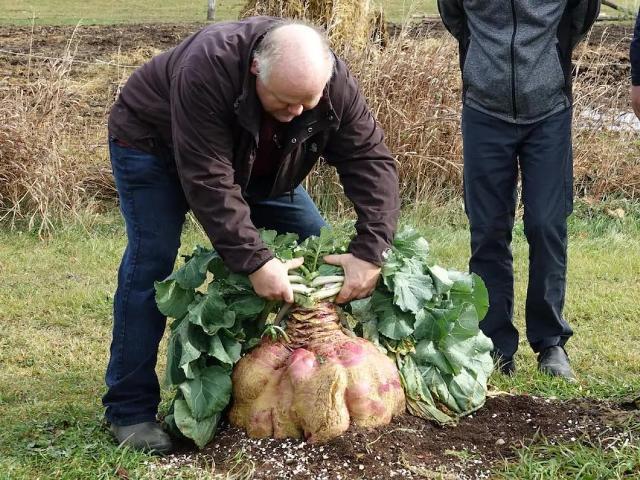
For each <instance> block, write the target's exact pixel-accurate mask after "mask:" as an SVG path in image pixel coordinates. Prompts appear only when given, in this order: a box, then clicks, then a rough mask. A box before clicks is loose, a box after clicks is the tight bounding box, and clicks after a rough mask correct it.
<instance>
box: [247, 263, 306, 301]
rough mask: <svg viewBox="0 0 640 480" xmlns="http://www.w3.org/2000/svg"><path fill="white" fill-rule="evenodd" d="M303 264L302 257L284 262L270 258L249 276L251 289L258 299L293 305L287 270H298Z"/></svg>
mask: <svg viewBox="0 0 640 480" xmlns="http://www.w3.org/2000/svg"><path fill="white" fill-rule="evenodd" d="M303 263H304V258H302V257H300V258H294V259H292V260H288V261H286V262H282V261H280V260H278V259H277V258H272V259H271V260H269V261H268V262H267V263H265V264H264V265H263V266H262V267H260V268H259V269H258V270H256V271H255V272H253V273H252V274H251V275H249V280H251V285H253V289H254V290H255V291H256V293H257V294H258V295H259V296H260V297H262V298H266V299H268V300H283V301H285V302H286V303H293V290H292V289H291V284H290V283H289V278H288V275H289V270H293V269H294V268H298V267H299V266H300V265H302V264H303Z"/></svg>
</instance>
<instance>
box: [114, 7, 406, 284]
mask: <svg viewBox="0 0 640 480" xmlns="http://www.w3.org/2000/svg"><path fill="white" fill-rule="evenodd" d="M277 22H278V19H275V18H271V17H253V18H249V19H246V20H242V21H237V22H223V23H216V24H213V25H210V26H207V27H205V28H204V29H202V30H200V31H199V32H197V33H195V34H194V35H192V36H191V37H189V38H187V39H186V40H184V41H183V42H182V43H181V44H180V45H178V46H177V47H175V48H173V49H171V50H169V51H167V52H164V53H162V54H160V55H158V56H156V57H154V58H153V59H152V60H151V61H149V62H148V63H146V64H145V65H143V66H142V67H140V68H138V69H137V70H136V71H135V72H134V73H133V74H132V75H131V77H130V78H129V80H128V81H127V83H126V85H125V86H124V87H123V89H122V91H121V93H120V95H119V98H118V99H117V101H116V103H115V104H114V106H113V108H112V110H111V114H110V116H109V134H110V135H111V136H113V137H115V138H118V139H120V140H122V141H124V142H126V143H128V144H130V145H132V146H133V147H135V148H138V149H140V150H143V151H146V152H150V153H154V154H156V155H159V156H162V157H164V158H169V159H175V166H176V168H177V173H178V175H179V177H180V181H181V183H182V187H183V190H184V193H185V196H186V198H187V201H188V203H189V206H190V207H191V209H192V211H193V213H194V214H195V216H196V217H197V219H198V220H199V222H200V223H201V224H202V226H203V227H204V229H205V231H206V233H207V235H208V236H209V238H210V240H211V243H212V244H213V246H214V248H215V249H216V250H217V251H218V252H219V254H220V255H221V256H222V258H223V259H224V261H225V263H226V264H227V266H228V267H229V268H230V269H231V270H233V271H235V272H241V273H251V272H254V271H255V270H257V269H258V268H260V267H261V266H262V265H263V264H264V263H266V262H267V261H268V260H269V259H271V258H273V254H272V252H270V251H269V249H268V248H267V246H266V245H265V244H264V243H263V242H262V241H261V239H260V237H259V235H258V232H257V230H256V228H255V227H254V225H253V224H252V222H251V219H250V215H249V214H250V211H249V206H248V205H247V202H246V201H245V196H246V194H247V186H248V184H249V178H250V175H251V166H252V163H253V161H254V159H255V153H256V148H257V142H258V135H259V131H260V118H261V114H262V106H261V104H260V101H259V99H258V97H257V95H256V91H255V76H254V75H252V74H251V73H250V71H249V67H250V64H251V57H252V52H253V50H254V48H255V46H256V44H257V43H258V42H259V41H260V39H261V38H262V36H263V35H264V33H265V32H266V31H267V30H268V29H269V28H272V27H273V26H274V25H275V24H276V23H277ZM321 155H322V156H323V157H324V158H325V159H326V160H327V162H328V163H329V164H330V165H333V166H334V167H335V168H336V169H337V170H338V173H339V176H340V180H341V182H342V184H343V186H344V190H345V193H346V195H347V196H348V197H349V199H350V200H351V201H352V202H353V204H354V206H355V209H356V212H357V216H358V220H357V223H356V232H357V235H356V237H355V238H354V240H353V241H352V243H351V245H350V251H351V252H352V253H353V254H354V255H355V256H357V257H359V258H361V259H364V260H367V261H369V262H372V263H375V264H378V265H380V264H381V263H382V262H383V261H384V252H385V250H386V249H387V248H388V247H389V245H390V244H391V242H392V240H393V236H394V233H395V228H396V223H397V219H398V215H399V207H400V202H399V196H398V176H397V171H396V166H395V162H394V160H393V158H392V157H391V155H390V154H389V151H388V149H387V147H386V146H385V145H384V143H383V132H382V130H381V129H380V127H379V126H378V125H377V123H376V121H375V120H374V118H373V116H372V115H371V112H370V110H369V108H368V107H367V105H366V103H365V100H364V98H363V96H362V94H361V93H360V92H359V89H358V86H357V83H356V81H355V79H354V78H353V77H352V76H351V74H350V73H349V71H348V69H347V67H346V65H345V64H344V62H343V61H341V60H340V59H336V68H335V71H334V74H333V76H332V78H331V80H330V82H329V83H328V84H327V86H326V88H325V92H324V96H323V98H322V101H321V102H320V103H319V104H318V106H317V107H316V108H314V109H312V110H309V111H306V112H304V113H303V114H302V115H300V116H299V117H297V118H296V119H294V120H293V121H292V122H291V124H290V127H289V129H288V134H287V137H286V143H285V147H284V149H283V159H282V163H281V166H280V167H279V170H278V172H277V174H276V175H275V177H274V179H273V183H272V185H271V187H270V189H268V190H270V191H267V192H266V194H267V195H268V196H275V195H279V194H282V193H286V192H289V191H291V190H293V189H294V188H295V187H296V186H297V185H299V184H300V183H301V182H302V180H303V179H304V178H305V177H306V176H307V174H308V173H309V171H310V170H311V168H312V167H313V165H314V164H315V163H316V162H317V161H318V159H319V157H320V156H321ZM172 161H173V160H172Z"/></svg>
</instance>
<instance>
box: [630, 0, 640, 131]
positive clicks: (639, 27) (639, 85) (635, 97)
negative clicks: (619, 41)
mask: <svg viewBox="0 0 640 480" xmlns="http://www.w3.org/2000/svg"><path fill="white" fill-rule="evenodd" d="M629 58H630V59H631V106H632V107H633V112H634V113H635V114H636V117H638V118H639V119H640V9H638V16H637V17H636V27H635V29H634V31H633V40H631V46H630V48H629Z"/></svg>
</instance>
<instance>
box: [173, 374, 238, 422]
mask: <svg viewBox="0 0 640 480" xmlns="http://www.w3.org/2000/svg"><path fill="white" fill-rule="evenodd" d="M180 391H181V392H182V394H183V395H184V399H185V401H186V402H187V405H188V406H189V410H190V411H191V412H192V416H193V418H195V419H196V420H198V421H200V420H202V419H204V418H207V417H210V416H212V415H214V414H216V413H219V412H222V410H224V409H225V408H226V406H227V404H228V403H229V400H230V399H231V376H230V374H229V371H228V370H225V369H224V368H222V367H220V366H218V365H214V366H211V367H207V368H204V369H202V370H201V371H200V372H199V375H198V376H197V377H196V378H194V379H193V380H187V381H186V382H183V383H181V384H180Z"/></svg>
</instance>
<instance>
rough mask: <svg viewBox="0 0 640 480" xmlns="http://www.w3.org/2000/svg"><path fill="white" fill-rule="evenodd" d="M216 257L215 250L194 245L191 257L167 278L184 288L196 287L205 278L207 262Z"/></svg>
mask: <svg viewBox="0 0 640 480" xmlns="http://www.w3.org/2000/svg"><path fill="white" fill-rule="evenodd" d="M218 257H219V255H218V253H217V252H216V251H215V250H208V249H205V248H202V247H196V249H195V251H194V253H193V255H192V256H191V258H190V259H189V260H188V261H187V262H186V263H185V264H184V265H183V266H182V267H181V268H179V269H178V270H176V271H175V272H173V274H171V276H170V277H169V278H170V279H173V280H175V281H176V282H178V284H180V286H181V287H182V288H184V289H187V290H188V289H194V288H198V287H199V286H200V285H202V284H203V283H204V281H205V279H206V278H207V271H208V267H209V262H211V261H212V260H213V259H214V258H218Z"/></svg>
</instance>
